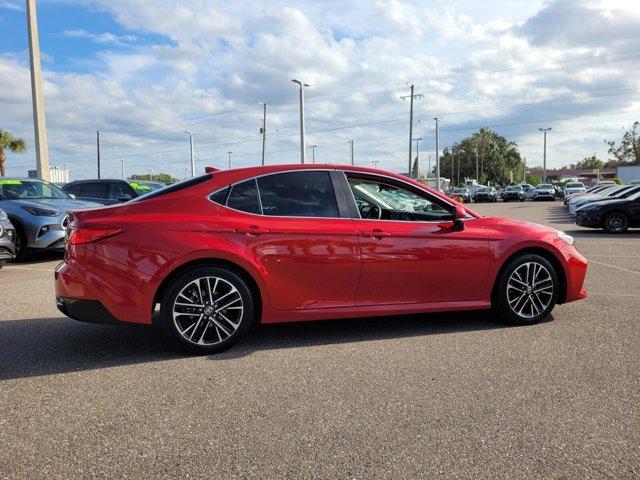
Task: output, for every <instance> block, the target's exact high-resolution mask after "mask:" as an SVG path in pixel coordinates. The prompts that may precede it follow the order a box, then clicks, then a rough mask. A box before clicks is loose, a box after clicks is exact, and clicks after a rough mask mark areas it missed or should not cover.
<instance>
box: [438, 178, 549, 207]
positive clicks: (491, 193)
mask: <svg viewBox="0 0 640 480" xmlns="http://www.w3.org/2000/svg"><path fill="white" fill-rule="evenodd" d="M449 195H450V196H451V197H459V198H460V199H461V200H462V201H463V202H466V203H470V202H476V203H481V202H497V201H498V199H499V198H501V199H502V201H503V202H509V201H520V202H524V201H525V200H533V201H541V200H552V201H553V200H555V199H556V197H557V196H558V190H557V188H556V187H555V186H554V185H552V184H550V183H541V184H540V185H538V186H536V187H534V186H533V185H529V184H528V183H523V184H520V185H509V186H508V187H504V188H500V187H498V188H495V187H485V186H484V185H479V186H475V187H474V188H470V187H457V188H454V189H453V190H451V192H450V194H449Z"/></svg>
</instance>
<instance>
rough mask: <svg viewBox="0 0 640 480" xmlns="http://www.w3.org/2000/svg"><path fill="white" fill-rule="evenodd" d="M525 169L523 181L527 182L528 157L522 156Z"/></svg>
mask: <svg viewBox="0 0 640 480" xmlns="http://www.w3.org/2000/svg"><path fill="white" fill-rule="evenodd" d="M522 163H523V165H524V170H523V171H522V183H527V157H522Z"/></svg>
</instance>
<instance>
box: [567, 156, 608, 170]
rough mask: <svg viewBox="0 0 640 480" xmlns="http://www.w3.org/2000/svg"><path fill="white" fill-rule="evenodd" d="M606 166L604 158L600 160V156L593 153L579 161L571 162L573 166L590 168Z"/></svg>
mask: <svg viewBox="0 0 640 480" xmlns="http://www.w3.org/2000/svg"><path fill="white" fill-rule="evenodd" d="M603 167H604V163H603V162H602V160H599V159H598V157H596V156H595V154H594V155H591V156H590V157H584V158H583V159H582V160H580V161H579V162H578V163H574V164H571V168H590V169H594V168H597V169H602V168H603Z"/></svg>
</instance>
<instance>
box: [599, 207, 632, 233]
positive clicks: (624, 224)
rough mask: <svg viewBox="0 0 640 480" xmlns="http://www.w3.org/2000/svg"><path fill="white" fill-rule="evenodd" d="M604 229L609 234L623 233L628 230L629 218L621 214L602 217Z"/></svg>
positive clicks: (613, 213) (614, 213)
mask: <svg viewBox="0 0 640 480" xmlns="http://www.w3.org/2000/svg"><path fill="white" fill-rule="evenodd" d="M604 229H605V230H606V231H607V232H609V233H624V232H626V231H627V230H628V229H629V217H628V216H627V215H626V214H624V213H622V212H611V213H609V214H607V216H606V217H604Z"/></svg>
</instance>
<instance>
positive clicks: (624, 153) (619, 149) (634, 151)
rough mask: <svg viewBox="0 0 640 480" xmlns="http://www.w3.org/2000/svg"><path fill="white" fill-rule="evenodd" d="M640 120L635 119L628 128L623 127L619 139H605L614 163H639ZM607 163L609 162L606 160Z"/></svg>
mask: <svg viewBox="0 0 640 480" xmlns="http://www.w3.org/2000/svg"><path fill="white" fill-rule="evenodd" d="M639 130H640V122H638V121H635V122H633V125H632V126H631V129H630V130H627V129H625V131H624V135H623V136H622V139H621V140H620V141H615V140H605V143H606V144H607V145H609V150H608V152H609V154H610V155H613V158H614V161H615V162H617V163H616V165H611V166H617V165H625V164H627V165H640V131H639ZM607 163H609V162H607Z"/></svg>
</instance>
